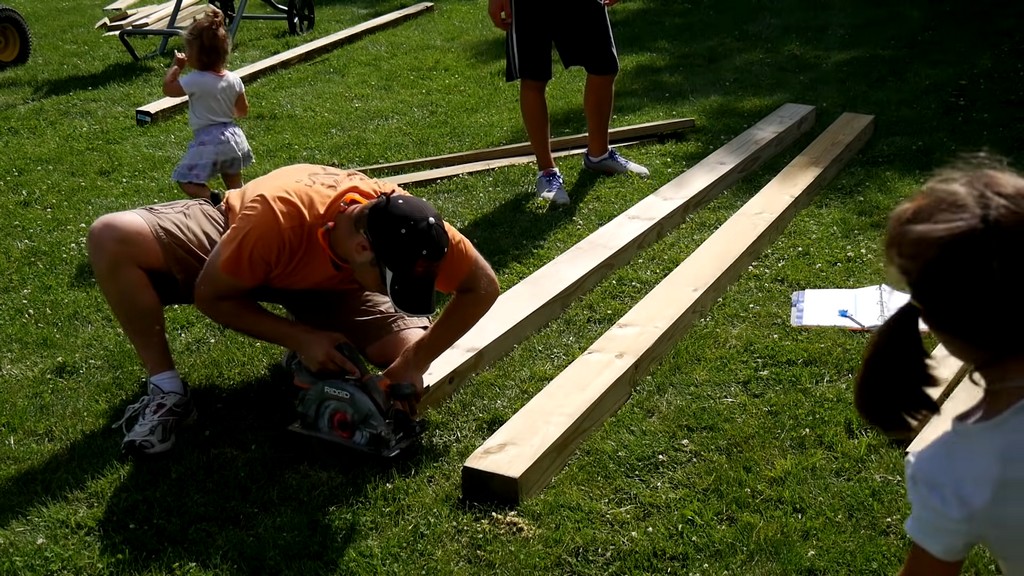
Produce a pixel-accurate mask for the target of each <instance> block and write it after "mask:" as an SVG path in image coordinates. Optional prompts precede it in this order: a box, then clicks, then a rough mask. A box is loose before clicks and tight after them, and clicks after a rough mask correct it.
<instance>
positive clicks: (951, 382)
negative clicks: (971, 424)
mask: <svg viewBox="0 0 1024 576" xmlns="http://www.w3.org/2000/svg"><path fill="white" fill-rule="evenodd" d="M929 364H930V366H929V369H930V370H931V372H932V375H934V376H935V379H936V381H937V382H938V386H936V387H934V388H929V389H928V393H929V394H930V395H931V396H932V398H934V399H935V401H936V402H938V403H939V406H940V407H941V409H940V411H939V413H938V414H935V415H934V416H932V417H931V418H929V419H928V421H927V422H924V426H923V427H922V428H921V431H920V432H918V434H917V436H915V437H914V440H913V441H911V442H910V445H909V446H907V452H917V451H918V450H920V449H921V448H924V447H925V446H927V445H928V444H930V443H931V442H932V440H935V439H936V438H938V437H939V436H940V435H941V434H942V433H943V432H945V431H947V430H949V427H950V423H951V422H952V420H953V418H954V417H955V416H957V415H958V414H960V413H961V412H963V411H964V410H965V409H967V408H970V407H971V406H973V405H974V404H975V403H976V402H977V401H978V400H979V399H980V398H981V388H979V387H977V386H975V385H974V384H973V383H972V382H970V381H966V382H964V381H963V380H964V377H966V376H967V374H968V373H969V372H970V366H969V365H967V364H964V363H963V362H961V361H960V360H959V359H958V358H956V357H955V356H953V355H952V354H950V353H949V351H948V350H946V348H945V346H943V345H941V344H940V345H938V346H936V347H935V350H933V351H932V354H931V358H930V360H929ZM961 388H964V389H965V390H964V391H961V390H960V389H961Z"/></svg>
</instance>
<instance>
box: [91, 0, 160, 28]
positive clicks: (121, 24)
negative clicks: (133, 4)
mask: <svg viewBox="0 0 1024 576" xmlns="http://www.w3.org/2000/svg"><path fill="white" fill-rule="evenodd" d="M164 6H165V4H154V5H152V6H143V7H141V8H137V9H136V10H137V12H135V14H132V15H131V16H129V17H128V18H125V19H123V20H120V21H118V22H114V21H111V22H110V25H109V26H107V30H108V32H107V33H106V34H104V36H117V32H118V31H120V30H122V29H124V28H131V27H132V26H134V25H135V23H136V22H138V21H139V20H142V19H143V18H145V17H147V16H149V15H150V14H152V13H153V12H156V11H157V10H160V9H162V8H163V7H164Z"/></svg>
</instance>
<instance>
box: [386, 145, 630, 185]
mask: <svg viewBox="0 0 1024 576" xmlns="http://www.w3.org/2000/svg"><path fill="white" fill-rule="evenodd" d="M644 141H645V140H632V141H628V142H619V143H617V144H616V145H615V146H616V147H617V148H622V147H624V146H630V145H632V144H638V143H640V142H644ZM586 151H587V149H586V147H583V148H572V149H569V150H559V151H558V152H552V153H551V156H552V157H553V158H561V157H563V156H578V155H580V154H583V153H584V152H586ZM534 160H536V158H535V157H534V156H533V155H532V154H530V155H526V156H512V157H509V158H495V159H494V160H481V161H479V162H471V163H469V164H459V165H457V166H445V167H443V168H433V169H430V170H423V171H421V172H413V173H411V174H399V175H397V176H386V177H385V179H386V180H387V181H388V182H392V183H394V184H398V185H400V186H402V185H405V184H422V183H424V182H435V181H437V180H442V179H444V178H451V177H452V176H461V175H463V174H471V173H473V172H480V171H483V170H493V169H495V168H502V167H505V166H515V165H518V164H529V163H530V162H533V161H534Z"/></svg>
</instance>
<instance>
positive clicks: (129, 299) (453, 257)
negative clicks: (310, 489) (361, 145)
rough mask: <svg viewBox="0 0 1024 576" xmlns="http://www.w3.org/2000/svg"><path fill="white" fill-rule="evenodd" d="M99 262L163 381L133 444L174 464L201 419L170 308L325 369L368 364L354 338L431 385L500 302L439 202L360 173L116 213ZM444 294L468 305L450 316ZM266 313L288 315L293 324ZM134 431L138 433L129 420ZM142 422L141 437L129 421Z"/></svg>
mask: <svg viewBox="0 0 1024 576" xmlns="http://www.w3.org/2000/svg"><path fill="white" fill-rule="evenodd" d="M88 250H89V258H90V261H91V263H92V267H93V270H94V272H95V275H96V280H97V282H98V283H99V286H100V289H101V290H102V292H103V295H104V296H105V297H106V299H107V303H108V304H109V305H110V308H111V310H112V311H113V313H114V315H115V316H116V317H117V320H118V322H119V323H120V324H121V328H122V330H124V333H125V335H126V336H127V337H128V339H129V341H131V344H132V346H133V347H134V348H135V352H136V353H137V354H138V356H139V358H140V359H141V361H142V364H143V366H144V367H145V369H146V371H147V374H148V380H147V382H148V386H147V388H148V390H147V393H146V395H144V396H143V397H142V398H141V399H140V400H139V402H137V403H136V404H135V405H133V406H131V407H129V409H128V410H127V411H126V415H125V420H124V421H127V420H129V419H131V418H135V422H134V425H132V427H131V429H130V430H128V431H127V434H126V436H125V438H124V441H123V442H122V444H121V447H122V450H124V451H125V452H127V453H131V454H154V453H159V452H164V451H166V450H168V449H170V448H171V447H172V446H173V445H174V439H175V431H176V428H177V426H178V425H179V424H181V423H184V422H187V421H189V420H191V419H193V418H194V417H195V407H194V406H193V404H192V400H191V398H190V395H189V390H188V386H187V384H185V383H184V382H183V381H182V379H181V377H180V375H179V374H178V372H177V370H176V369H175V367H174V360H173V359H172V357H171V351H170V347H169V345H168V342H167V335H166V331H165V329H166V327H165V321H164V312H163V307H164V306H167V305H170V304H188V303H194V304H195V305H196V307H197V308H198V309H199V310H200V311H201V312H203V313H204V314H206V315H207V316H209V317H210V318H211V319H213V320H214V321H216V322H218V323H220V324H223V325H224V326H226V327H228V328H231V329H233V330H237V331H239V332H241V333H243V334H247V335H249V336H252V337H253V338H258V339H260V340H264V341H266V342H271V343H274V344H278V345H280V346H283V347H285V348H287V349H289V350H292V351H294V352H295V353H296V354H297V355H298V357H299V359H300V360H301V361H302V363H303V364H304V365H305V366H306V367H307V368H309V369H310V370H311V371H313V372H320V371H334V372H337V371H351V372H355V371H356V367H355V366H353V365H352V363H351V362H350V361H349V360H348V359H346V358H345V356H343V355H342V354H341V353H340V352H339V351H338V349H337V347H338V345H339V344H341V343H345V342H349V343H351V344H352V345H353V346H355V348H356V349H357V350H358V351H359V352H360V353H361V354H362V355H363V356H365V357H366V358H367V359H368V360H369V361H370V362H372V363H373V364H375V365H377V366H380V367H382V368H385V369H384V372H383V376H384V377H385V378H387V379H388V380H389V381H391V382H410V383H413V384H415V385H416V387H417V389H418V390H420V391H421V390H422V387H423V374H424V372H426V370H427V368H428V367H429V366H430V363H431V362H432V361H433V360H434V359H435V358H437V357H438V356H439V355H440V354H441V353H442V352H444V351H445V350H447V349H448V347H449V346H451V345H452V344H453V343H454V342H455V341H456V340H458V338H459V337H461V336H462V335H463V334H464V333H466V331H467V330H469V329H470V328H471V327H472V326H473V325H474V324H475V323H476V322H477V321H478V320H479V319H480V317H481V316H483V315H484V313H485V312H486V311H487V310H488V309H489V308H490V307H491V305H492V304H493V303H494V301H495V300H496V299H497V297H498V292H499V287H498V280H497V278H496V277H495V275H494V271H493V270H491V267H490V266H489V265H488V264H487V262H486V261H485V260H484V258H483V257H482V256H481V255H480V254H479V253H478V252H477V251H476V249H475V248H474V247H473V245H472V244H471V243H470V241H469V240H468V239H466V238H465V237H464V236H462V234H460V233H459V232H458V231H457V230H456V229H455V228H453V227H451V226H450V225H449V224H447V223H446V222H444V221H443V220H442V219H441V216H440V215H439V214H438V213H437V212H436V211H435V210H434V208H433V207H431V205H430V204H429V203H427V202H426V201H424V200H422V199H420V198H416V197H414V196H411V195H409V194H407V193H406V192H405V191H404V190H402V189H401V188H399V187H398V186H395V185H394V184H391V183H389V182H387V181H384V180H375V179H372V178H369V177H367V176H365V175H363V174H361V173H359V172H356V171H352V170H342V169H338V168H331V167H326V166H316V165H310V164H298V165H294V166H286V167H284V168H279V169H277V170H274V171H273V172H270V173H269V174H266V175H264V176H262V177H260V178H256V179H254V180H252V181H250V182H249V183H247V184H246V185H245V186H243V187H242V188H239V189H237V190H231V191H229V192H228V193H227V194H226V195H225V197H224V200H223V202H222V203H221V204H220V205H218V206H214V205H213V204H211V203H210V202H209V201H207V200H202V199H199V200H180V201H176V202H169V203H166V204H157V205H154V206H147V207H143V208H138V209H136V210H129V211H125V212H116V213H112V214H107V215H104V216H101V217H100V218H99V219H97V220H96V222H94V223H93V225H92V226H91V227H90V229H89V237H88ZM435 290H436V291H440V292H444V293H449V294H453V297H452V299H451V301H450V302H449V303H448V305H447V306H446V307H445V309H444V310H443V311H442V313H441V314H440V316H439V317H438V318H437V320H436V321H435V322H433V323H431V322H430V320H429V318H428V317H429V316H430V315H432V314H433V313H434V310H435V304H434V296H435ZM261 302H269V303H275V304H280V305H281V306H283V307H284V309H285V310H287V311H288V313H289V315H290V316H291V318H286V317H283V316H281V315H278V314H275V313H273V312H271V311H270V310H268V309H266V308H265V307H263V306H262V305H261V304H260V303H261ZM124 421H123V422H124ZM126 426H127V425H126Z"/></svg>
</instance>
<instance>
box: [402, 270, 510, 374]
mask: <svg viewBox="0 0 1024 576" xmlns="http://www.w3.org/2000/svg"><path fill="white" fill-rule="evenodd" d="M497 297H498V290H497V289H496V288H495V289H494V290H493V291H486V292H467V293H463V294H458V293H457V294H455V296H454V297H452V299H451V301H450V302H448V305H447V306H446V307H445V309H444V311H443V312H442V313H441V315H440V316H439V317H438V319H437V321H436V322H434V323H433V324H431V326H430V328H428V329H427V332H426V333H425V334H424V335H423V337H422V338H420V339H419V340H417V341H416V342H415V343H414V344H412V345H411V346H410V347H409V348H408V349H407V350H406V351H405V352H403V356H407V357H408V358H407V360H408V362H409V364H410V365H411V366H413V367H415V369H416V370H418V371H420V372H421V373H423V372H426V371H427V368H428V367H429V366H430V363H431V362H433V361H434V360H435V359H436V358H437V357H438V356H440V355H441V354H442V353H444V351H445V350H447V349H448V348H450V347H451V346H452V344H455V342H456V341H457V340H458V339H459V338H461V337H462V335H463V334H465V333H466V332H468V331H469V329H470V328H472V327H473V326H474V325H475V324H476V323H477V321H478V320H480V318H482V317H483V315H484V314H485V313H486V312H487V310H489V309H490V308H491V306H492V305H493V304H494V301H495V300H496V299H497Z"/></svg>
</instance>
